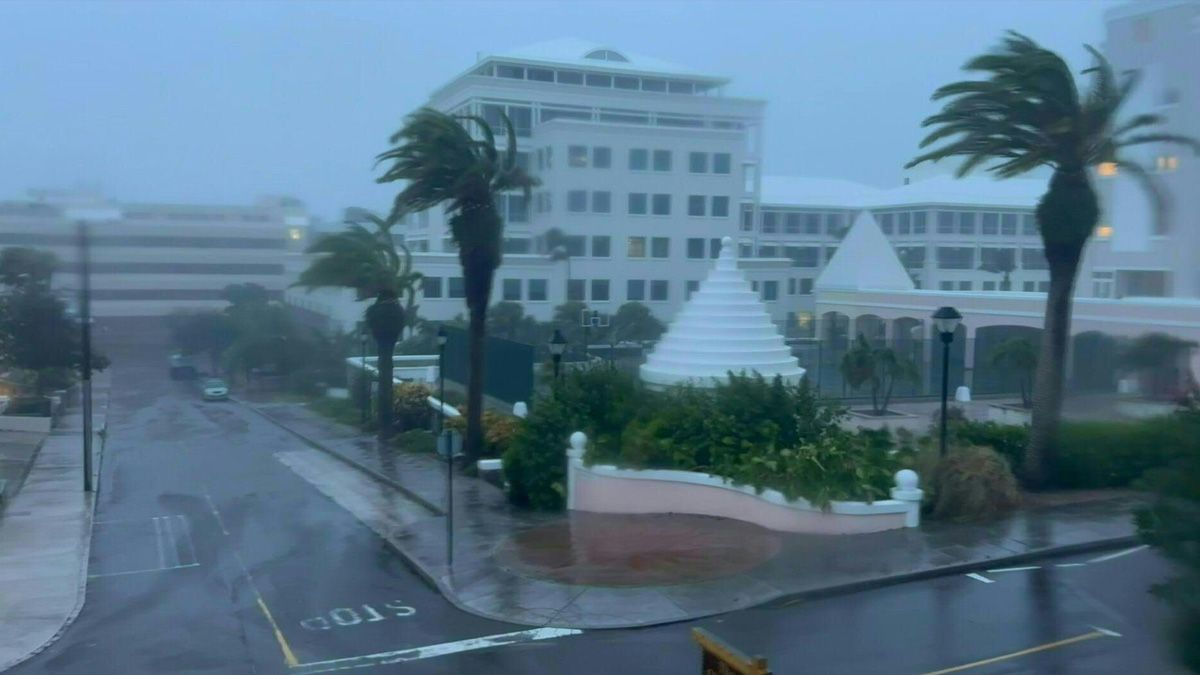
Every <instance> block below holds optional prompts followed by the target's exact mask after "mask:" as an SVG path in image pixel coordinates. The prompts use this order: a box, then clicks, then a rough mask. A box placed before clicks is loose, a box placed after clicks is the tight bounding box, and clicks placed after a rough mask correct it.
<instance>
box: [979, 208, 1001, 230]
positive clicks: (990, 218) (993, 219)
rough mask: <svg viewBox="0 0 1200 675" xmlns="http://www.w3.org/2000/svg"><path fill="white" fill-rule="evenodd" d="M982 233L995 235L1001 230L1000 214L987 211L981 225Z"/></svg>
mask: <svg viewBox="0 0 1200 675" xmlns="http://www.w3.org/2000/svg"><path fill="white" fill-rule="evenodd" d="M979 231H980V234H983V235H993V234H998V233H999V232H1000V214H998V213H985V214H983V219H982V221H980V226H979Z"/></svg>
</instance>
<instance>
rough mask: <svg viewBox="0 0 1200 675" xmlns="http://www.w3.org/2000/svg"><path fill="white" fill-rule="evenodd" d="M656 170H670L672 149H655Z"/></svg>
mask: <svg viewBox="0 0 1200 675" xmlns="http://www.w3.org/2000/svg"><path fill="white" fill-rule="evenodd" d="M654 170H655V171H670V170H671V151H670V150H655V151H654Z"/></svg>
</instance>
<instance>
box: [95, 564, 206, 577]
mask: <svg viewBox="0 0 1200 675" xmlns="http://www.w3.org/2000/svg"><path fill="white" fill-rule="evenodd" d="M199 566H200V563H188V564H186V565H174V566H172V567H151V568H150V569H145V570H129V571H127V572H106V573H104V574H89V575H88V578H89V579H99V578H101V577H122V576H125V575H127V574H146V573H147V572H166V571H167V570H181V569H185V568H188V567H199Z"/></svg>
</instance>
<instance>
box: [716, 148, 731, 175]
mask: <svg viewBox="0 0 1200 675" xmlns="http://www.w3.org/2000/svg"><path fill="white" fill-rule="evenodd" d="M712 170H713V173H723V174H727V173H730V172H731V171H732V161H731V160H730V156H729V153H728V152H714V153H713V158H712Z"/></svg>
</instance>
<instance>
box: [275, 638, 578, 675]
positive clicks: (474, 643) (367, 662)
mask: <svg viewBox="0 0 1200 675" xmlns="http://www.w3.org/2000/svg"><path fill="white" fill-rule="evenodd" d="M582 632H583V631H581V630H579V629H578V628H533V629H530V630H522V631H517V632H515V633H502V634H500V635H488V636H485V637H477V638H471V639H469V640H458V641H457V642H443V643H441V644H436V645H429V646H427V647H413V648H412V649H401V650H398V651H393V652H380V653H378V654H366V655H364V656H351V657H347V658H343V659H332V660H330V661H314V662H312V663H304V664H300V665H299V666H296V667H295V668H293V669H292V671H293V672H296V673H301V674H302V675H312V674H313V673H328V672H332V671H336V670H349V669H351V668H367V667H371V666H382V665H388V664H391V663H402V662H404V661H417V660H420V659H429V658H434V657H437V656H446V655H447V654H457V653H459V652H466V651H473V650H476V649H488V648H490V647H501V646H504V645H511V644H518V643H523V642H533V641H536V640H549V639H553V638H560V637H566V636H568V635H579V634H580V633H582Z"/></svg>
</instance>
